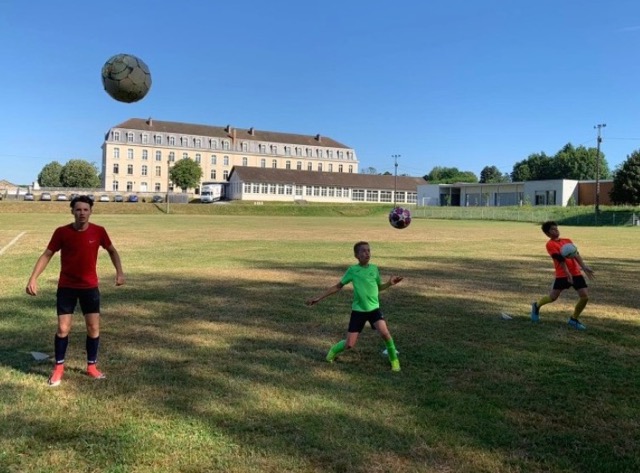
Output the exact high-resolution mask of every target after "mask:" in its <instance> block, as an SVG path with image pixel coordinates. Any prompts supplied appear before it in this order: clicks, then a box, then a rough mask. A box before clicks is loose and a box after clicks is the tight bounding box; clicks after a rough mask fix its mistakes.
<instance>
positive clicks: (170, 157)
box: [169, 151, 176, 163]
mask: <svg viewBox="0 0 640 473" xmlns="http://www.w3.org/2000/svg"><path fill="white" fill-rule="evenodd" d="M175 160H176V153H174V152H173V151H171V152H169V162H170V163H173V162H175Z"/></svg>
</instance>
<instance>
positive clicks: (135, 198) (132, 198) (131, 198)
mask: <svg viewBox="0 0 640 473" xmlns="http://www.w3.org/2000/svg"><path fill="white" fill-rule="evenodd" d="M127 202H138V196H137V195H135V194H131V195H130V196H129V197H127Z"/></svg>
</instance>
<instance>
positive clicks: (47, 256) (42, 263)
mask: <svg viewBox="0 0 640 473" xmlns="http://www.w3.org/2000/svg"><path fill="white" fill-rule="evenodd" d="M52 256H53V251H51V250H50V249H49V248H47V249H46V250H44V253H42V254H41V255H40V257H39V258H38V261H36V265H35V266H34V267H33V271H32V272H31V277H29V282H28V283H27V294H29V295H30V296H36V295H38V276H40V275H41V274H42V271H44V270H45V268H46V267H47V265H48V264H49V261H51V257H52Z"/></svg>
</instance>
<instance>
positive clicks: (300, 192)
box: [296, 185, 302, 197]
mask: <svg viewBox="0 0 640 473" xmlns="http://www.w3.org/2000/svg"><path fill="white" fill-rule="evenodd" d="M296 196H298V197H302V186H300V185H296Z"/></svg>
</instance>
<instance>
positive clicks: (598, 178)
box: [593, 123, 607, 215]
mask: <svg viewBox="0 0 640 473" xmlns="http://www.w3.org/2000/svg"><path fill="white" fill-rule="evenodd" d="M605 126H607V124H606V123H598V124H597V125H595V126H594V127H593V128H595V129H597V130H598V139H597V145H596V149H597V152H596V215H597V214H599V213H600V143H602V137H601V136H600V131H601V130H602V129H603V128H604V127H605Z"/></svg>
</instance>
